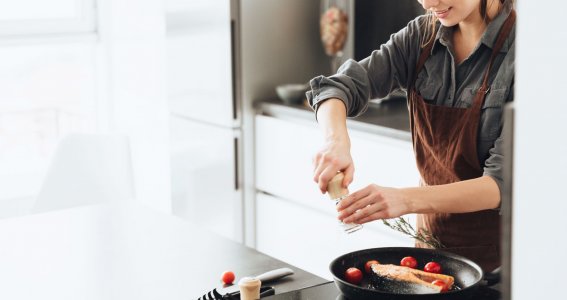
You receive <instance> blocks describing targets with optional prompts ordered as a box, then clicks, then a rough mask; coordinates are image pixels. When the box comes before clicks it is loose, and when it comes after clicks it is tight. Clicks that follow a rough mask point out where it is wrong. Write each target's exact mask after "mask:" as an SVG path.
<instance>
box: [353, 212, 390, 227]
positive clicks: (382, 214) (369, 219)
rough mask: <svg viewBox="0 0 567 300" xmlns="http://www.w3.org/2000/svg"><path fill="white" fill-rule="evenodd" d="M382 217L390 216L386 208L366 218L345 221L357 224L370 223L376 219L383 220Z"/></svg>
mask: <svg viewBox="0 0 567 300" xmlns="http://www.w3.org/2000/svg"><path fill="white" fill-rule="evenodd" d="M382 219H389V217H388V213H387V212H386V211H385V210H379V211H377V212H375V213H372V214H370V215H368V216H366V217H364V218H361V219H357V220H354V221H350V222H345V223H355V224H364V223H368V222H372V221H376V220H382Z"/></svg>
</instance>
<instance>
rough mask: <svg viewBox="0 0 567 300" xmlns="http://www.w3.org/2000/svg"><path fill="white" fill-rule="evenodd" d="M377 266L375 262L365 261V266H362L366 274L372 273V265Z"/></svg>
mask: <svg viewBox="0 0 567 300" xmlns="http://www.w3.org/2000/svg"><path fill="white" fill-rule="evenodd" d="M377 264H379V262H378V261H377V260H369V261H367V262H366V264H364V271H366V273H367V274H370V273H372V265H377Z"/></svg>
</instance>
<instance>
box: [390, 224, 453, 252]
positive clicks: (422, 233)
mask: <svg viewBox="0 0 567 300" xmlns="http://www.w3.org/2000/svg"><path fill="white" fill-rule="evenodd" d="M382 222H383V223H384V225H386V226H388V227H390V228H392V229H394V230H396V231H399V232H401V233H404V234H406V235H409V236H411V237H412V238H414V239H416V240H418V241H420V242H422V243H424V244H427V245H429V246H431V247H433V248H443V247H444V246H443V244H441V242H440V241H439V240H438V239H437V238H436V237H435V236H433V234H431V232H429V231H428V230H426V229H421V230H415V229H414V228H413V226H411V224H410V223H409V222H408V221H406V220H405V219H404V218H402V217H400V218H396V219H390V220H382Z"/></svg>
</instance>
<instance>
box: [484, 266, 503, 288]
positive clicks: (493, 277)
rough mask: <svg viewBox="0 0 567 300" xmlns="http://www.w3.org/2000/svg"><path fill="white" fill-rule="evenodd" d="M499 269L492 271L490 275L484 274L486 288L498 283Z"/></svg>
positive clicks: (499, 277)
mask: <svg viewBox="0 0 567 300" xmlns="http://www.w3.org/2000/svg"><path fill="white" fill-rule="evenodd" d="M500 273H501V271H500V267H498V268H496V269H494V270H493V271H492V272H490V273H486V274H484V281H486V285H487V286H493V285H495V284H497V283H500V279H501V276H500Z"/></svg>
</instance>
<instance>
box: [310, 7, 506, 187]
mask: <svg viewBox="0 0 567 300" xmlns="http://www.w3.org/2000/svg"><path fill="white" fill-rule="evenodd" d="M511 10H512V3H511V1H506V2H505V4H504V7H503V9H502V12H501V13H500V14H499V15H497V16H496V17H495V18H494V19H493V20H492V21H491V22H490V23H489V24H488V26H487V28H486V31H485V32H484V34H483V36H482V38H481V40H480V43H479V44H478V45H477V46H476V48H475V49H474V51H473V52H472V54H471V55H470V56H469V57H468V58H466V59H465V60H464V61H462V62H461V63H460V64H456V63H455V60H454V50H453V49H454V48H453V44H452V42H453V40H452V34H453V30H454V27H444V26H442V25H440V24H439V23H438V25H437V26H438V30H437V35H436V37H435V44H434V46H433V49H432V50H431V56H430V57H429V59H427V61H426V63H425V66H424V67H423V70H422V71H421V72H420V73H419V74H418V75H417V79H416V82H415V87H416V89H417V91H418V92H419V93H420V94H421V95H422V96H423V98H424V99H426V101H428V102H429V103H431V104H435V105H444V106H453V107H465V108H466V107H470V106H471V105H472V102H473V99H474V95H475V91H476V90H478V88H479V87H480V86H481V84H482V79H483V75H484V72H485V70H486V67H487V65H488V61H489V59H490V55H491V53H492V47H493V45H494V43H495V42H496V38H497V36H498V33H499V31H500V28H501V26H502V24H503V23H504V21H505V20H506V18H507V17H508V15H509V14H510V11H511ZM425 21H426V17H425V16H420V17H417V18H416V19H415V20H413V21H411V22H410V23H409V24H408V25H407V26H406V27H405V28H404V29H402V30H400V31H399V32H397V33H395V34H393V35H392V36H391V38H390V40H389V41H388V42H387V43H386V44H384V45H382V46H381V47H380V49H378V50H375V51H373V52H372V54H371V55H370V56H369V57H367V58H365V59H363V60H361V61H360V62H356V61H354V60H348V61H347V62H345V63H344V64H343V65H342V66H341V67H340V68H339V70H338V72H337V74H335V75H333V76H330V77H324V76H319V77H316V78H314V79H312V80H311V82H310V84H311V90H310V91H308V92H307V98H308V100H309V103H310V104H311V106H312V107H313V109H314V110H315V111H316V110H317V108H318V106H319V104H320V103H321V102H322V101H325V100H326V99H329V98H338V99H341V100H342V101H343V102H344V103H345V106H346V109H347V115H348V117H356V116H358V115H360V114H362V113H363V112H364V111H366V109H367V108H368V103H369V99H374V98H383V97H386V96H387V95H388V94H390V93H392V92H394V91H396V90H402V91H406V92H407V89H408V85H409V84H410V81H411V80H412V76H413V75H414V73H415V67H416V64H417V60H418V57H419V54H420V51H421V43H422V40H423V36H424V34H425V32H424V26H425ZM514 42H515V33H514V30H513V31H512V32H511V33H510V35H509V37H508V39H507V40H506V42H505V43H504V46H503V47H502V50H500V52H499V53H498V55H497V57H496V58H495V62H494V66H493V67H492V71H491V73H490V74H489V77H490V78H489V80H490V81H489V82H490V83H491V84H490V91H489V93H488V94H487V96H486V99H485V102H484V105H483V107H482V113H481V118H480V124H479V131H478V146H477V151H478V158H479V161H480V162H481V163H482V164H483V166H484V175H487V176H490V177H492V178H493V179H494V180H495V181H496V183H497V184H498V186H499V187H500V191H502V158H503V156H502V139H503V137H502V135H501V132H502V125H503V124H502V121H503V120H502V111H503V105H504V104H505V102H507V101H512V99H513V96H514V94H513V90H514V56H515V54H514Z"/></svg>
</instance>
